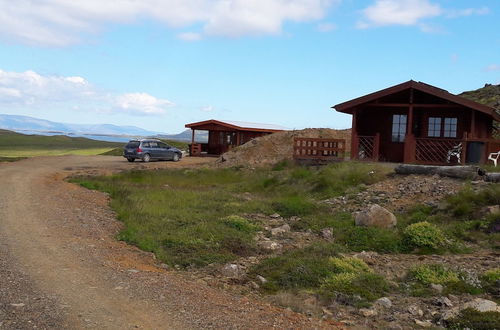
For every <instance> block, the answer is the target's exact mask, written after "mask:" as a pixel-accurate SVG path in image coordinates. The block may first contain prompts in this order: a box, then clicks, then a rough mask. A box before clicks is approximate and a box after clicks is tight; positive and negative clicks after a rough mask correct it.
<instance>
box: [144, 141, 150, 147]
mask: <svg viewBox="0 0 500 330" xmlns="http://www.w3.org/2000/svg"><path fill="white" fill-rule="evenodd" d="M142 147H143V148H151V146H150V145H149V142H142Z"/></svg>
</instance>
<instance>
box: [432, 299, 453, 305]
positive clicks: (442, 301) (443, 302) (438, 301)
mask: <svg viewBox="0 0 500 330" xmlns="http://www.w3.org/2000/svg"><path fill="white" fill-rule="evenodd" d="M434 304H435V305H437V306H444V307H453V303H452V302H451V300H450V299H448V298H446V297H439V298H436V300H435V301H434Z"/></svg>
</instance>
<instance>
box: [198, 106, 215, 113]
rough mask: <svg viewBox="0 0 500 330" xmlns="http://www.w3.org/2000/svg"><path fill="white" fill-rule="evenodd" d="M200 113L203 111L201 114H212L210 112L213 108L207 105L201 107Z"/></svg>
mask: <svg viewBox="0 0 500 330" xmlns="http://www.w3.org/2000/svg"><path fill="white" fill-rule="evenodd" d="M201 111H203V112H212V111H214V107H213V106H211V105H207V106H205V107H202V108H201Z"/></svg>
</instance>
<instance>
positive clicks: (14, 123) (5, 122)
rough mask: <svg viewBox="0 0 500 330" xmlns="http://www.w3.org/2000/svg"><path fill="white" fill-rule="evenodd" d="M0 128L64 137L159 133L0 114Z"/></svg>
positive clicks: (125, 127) (124, 127) (108, 125)
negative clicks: (63, 135) (61, 135)
mask: <svg viewBox="0 0 500 330" xmlns="http://www.w3.org/2000/svg"><path fill="white" fill-rule="evenodd" d="M0 128H3V129H8V130H11V131H16V132H21V133H22V132H27V131H28V132H38V133H54V134H65V135H68V134H69V135H126V136H152V135H157V134H161V133H159V132H153V131H147V130H145V129H142V128H139V127H135V126H117V125H111V124H102V125H85V124H63V123H57V122H53V121H49V120H44V119H38V118H33V117H28V116H16V115H2V114H0Z"/></svg>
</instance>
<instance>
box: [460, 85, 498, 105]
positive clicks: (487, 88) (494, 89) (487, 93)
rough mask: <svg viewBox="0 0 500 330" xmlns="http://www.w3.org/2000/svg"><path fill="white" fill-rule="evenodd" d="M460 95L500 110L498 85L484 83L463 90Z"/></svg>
mask: <svg viewBox="0 0 500 330" xmlns="http://www.w3.org/2000/svg"><path fill="white" fill-rule="evenodd" d="M460 96H462V97H465V98H467V99H469V100H472V101H476V102H478V103H482V104H486V105H489V106H491V107H494V108H496V109H497V110H500V85H491V84H486V85H484V87H482V88H478V89H476V90H473V91H468V92H463V93H462V94H460Z"/></svg>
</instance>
